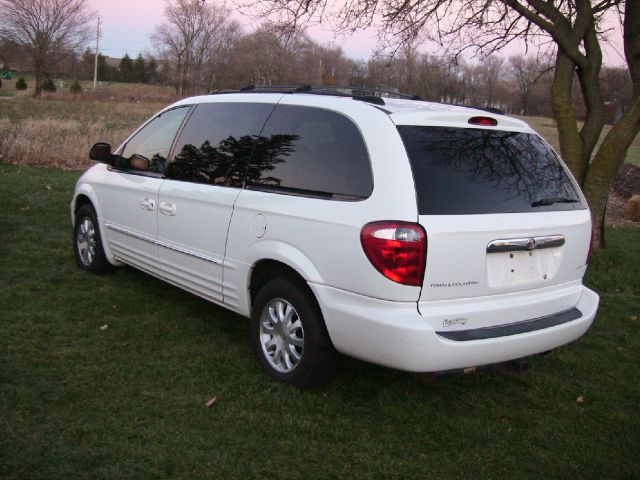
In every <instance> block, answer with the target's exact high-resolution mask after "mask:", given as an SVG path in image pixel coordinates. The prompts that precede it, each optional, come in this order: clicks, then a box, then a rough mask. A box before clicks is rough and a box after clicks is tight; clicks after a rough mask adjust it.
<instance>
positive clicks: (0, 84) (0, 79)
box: [0, 78, 2, 88]
mask: <svg viewBox="0 0 640 480" xmlns="http://www.w3.org/2000/svg"><path fill="white" fill-rule="evenodd" d="M0 88H2V78H0Z"/></svg>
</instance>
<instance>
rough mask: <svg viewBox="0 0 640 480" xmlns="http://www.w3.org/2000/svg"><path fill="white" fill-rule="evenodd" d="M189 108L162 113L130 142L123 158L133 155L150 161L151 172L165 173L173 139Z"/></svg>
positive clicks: (125, 148) (123, 152) (123, 153)
mask: <svg viewBox="0 0 640 480" xmlns="http://www.w3.org/2000/svg"><path fill="white" fill-rule="evenodd" d="M188 111H189V107H188V106H185V107H178V108H173V109H171V110H168V111H166V112H163V113H161V114H160V115H158V116H157V117H155V118H154V119H153V120H151V121H150V122H149V123H147V124H146V125H145V126H144V127H142V129H141V130H139V131H138V133H136V134H135V135H134V136H133V138H131V139H130V140H129V142H128V143H127V145H126V146H125V147H124V150H123V151H122V156H123V157H124V158H125V159H126V158H130V157H131V156H132V155H133V154H138V155H142V156H143V157H145V158H147V159H149V162H150V164H151V166H150V168H149V171H152V172H156V173H163V172H164V169H165V166H166V163H167V157H168V156H169V150H171V144H172V143H173V139H174V138H175V136H176V133H177V132H178V129H179V128H180V125H181V124H182V121H183V120H184V117H185V116H186V114H187V112H188Z"/></svg>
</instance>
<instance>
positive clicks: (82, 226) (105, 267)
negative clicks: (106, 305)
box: [73, 205, 113, 274]
mask: <svg viewBox="0 0 640 480" xmlns="http://www.w3.org/2000/svg"><path fill="white" fill-rule="evenodd" d="M73 251H74V254H75V257H76V263H77V264H78V267H80V268H81V269H82V270H86V271H87V272H91V273H98V274H100V273H106V272H108V271H111V270H112V269H113V266H112V265H111V264H110V263H109V260H107V257H106V256H105V253H104V248H103V246H102V238H101V237H100V230H99V229H98V217H97V215H96V213H95V211H94V209H93V207H91V206H90V205H83V206H81V207H80V208H79V209H78V211H77V212H76V223H75V225H74V228H73Z"/></svg>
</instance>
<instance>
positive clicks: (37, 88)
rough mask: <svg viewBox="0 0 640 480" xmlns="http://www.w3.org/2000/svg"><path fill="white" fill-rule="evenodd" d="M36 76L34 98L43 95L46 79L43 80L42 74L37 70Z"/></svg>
mask: <svg viewBox="0 0 640 480" xmlns="http://www.w3.org/2000/svg"><path fill="white" fill-rule="evenodd" d="M35 74H36V79H35V85H34V88H33V98H38V97H39V96H40V94H41V93H42V84H43V83H44V78H43V75H42V72H41V71H40V70H39V69H36V72H35Z"/></svg>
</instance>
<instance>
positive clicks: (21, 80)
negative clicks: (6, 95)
mask: <svg viewBox="0 0 640 480" xmlns="http://www.w3.org/2000/svg"><path fill="white" fill-rule="evenodd" d="M26 89H27V82H25V81H24V77H20V78H19V79H18V81H17V82H16V90H26Z"/></svg>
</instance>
